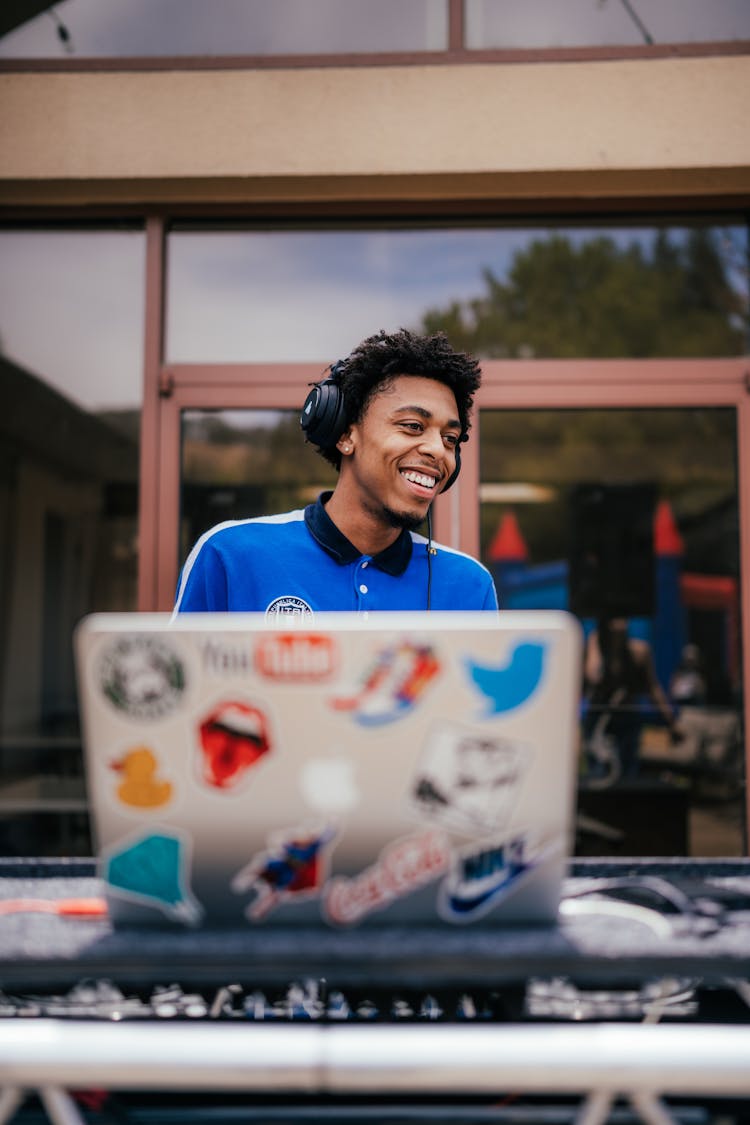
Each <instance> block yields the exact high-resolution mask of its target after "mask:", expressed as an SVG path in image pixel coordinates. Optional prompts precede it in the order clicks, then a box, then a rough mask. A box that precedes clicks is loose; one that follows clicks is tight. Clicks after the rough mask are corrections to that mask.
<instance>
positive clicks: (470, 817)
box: [412, 723, 533, 834]
mask: <svg viewBox="0 0 750 1125" xmlns="http://www.w3.org/2000/svg"><path fill="white" fill-rule="evenodd" d="M532 757H533V750H532V749H531V747H530V746H528V744H526V743H524V742H520V741H518V740H517V739H511V738H507V737H504V736H503V735H498V734H494V733H493V734H489V733H485V732H483V731H476V730H473V729H471V728H468V727H462V726H460V725H458V724H451V723H446V724H441V725H440V726H436V727H434V728H433V729H432V730H431V731H430V732H429V734H428V736H427V739H426V740H425V743H424V747H423V750H422V755H421V758H420V762H419V765H418V768H417V772H416V775H415V779H414V784H413V788H412V799H413V802H414V804H415V806H416V807H417V809H418V810H419V812H420V813H421V814H422V815H423V816H425V817H427V818H428V819H430V820H434V821H436V822H438V823H441V824H444V825H445V826H446V827H448V828H452V829H455V830H457V831H463V832H465V833H467V834H472V833H474V832H476V831H484V832H486V831H494V830H496V829H498V828H500V827H502V826H503V825H504V824H505V823H506V822H507V820H508V818H509V816H510V814H511V812H512V811H513V808H514V807H515V805H516V803H517V800H518V795H519V791H520V788H521V785H522V782H523V779H524V776H525V774H526V771H527V770H528V768H529V765H530V763H531V760H532Z"/></svg>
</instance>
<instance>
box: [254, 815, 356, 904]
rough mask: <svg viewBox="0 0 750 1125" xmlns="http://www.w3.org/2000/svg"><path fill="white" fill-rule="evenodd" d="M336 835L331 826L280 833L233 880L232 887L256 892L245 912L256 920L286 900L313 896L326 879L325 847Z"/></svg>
mask: <svg viewBox="0 0 750 1125" xmlns="http://www.w3.org/2000/svg"><path fill="white" fill-rule="evenodd" d="M335 835H336V830H335V829H334V828H333V827H331V826H326V827H325V828H322V829H320V828H313V829H300V830H297V831H295V832H294V833H292V834H290V835H288V836H280V837H278V838H277V839H276V840H275V841H273V842H272V843H271V846H270V847H269V849H268V851H265V852H261V853H260V855H257V856H256V857H255V858H254V859H253V860H252V861H251V862H250V863H249V864H247V866H246V867H243V868H242V870H240V871H238V872H237V874H236V875H235V876H234V878H233V879H232V890H233V891H235V892H237V893H238V894H241V893H242V892H243V891H247V890H251V891H254V892H255V899H254V901H253V902H251V903H250V905H249V906H248V907H247V908H246V910H245V913H246V915H247V917H248V918H249V919H250V920H251V921H259V920H260V919H261V918H264V917H265V916H266V914H268V913H269V912H270V911H271V910H274V909H276V907H278V906H280V905H281V904H282V903H283V902H286V901H288V900H289V899H299V898H312V897H315V896H316V895H317V894H318V893H319V892H320V888H321V886H322V885H323V883H324V882H325V877H326V873H327V870H328V863H327V855H326V851H325V850H326V848H327V845H329V844H330V843H331V841H332V840H333V839H334V837H335Z"/></svg>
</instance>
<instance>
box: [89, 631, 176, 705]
mask: <svg viewBox="0 0 750 1125" xmlns="http://www.w3.org/2000/svg"><path fill="white" fill-rule="evenodd" d="M99 682H100V684H101V688H102V691H103V692H104V695H105V696H106V697H107V699H108V700H109V701H110V703H111V704H112V705H113V706H114V707H116V708H117V710H118V711H124V712H125V713H126V714H127V715H132V716H133V717H134V718H139V719H154V718H159V717H160V716H162V715H168V714H169V713H170V711H172V710H174V708H175V707H176V706H177V704H178V703H179V702H180V700H181V698H182V694H183V692H184V690H185V669H184V667H183V665H182V662H181V661H180V660H179V659H178V658H177V656H176V655H175V654H174V653H173V652H172V650H171V649H170V648H169V646H168V645H167V644H166V643H165V642H164V641H162V640H161V639H159V638H156V637H149V636H138V635H134V636H130V637H121V638H120V639H119V640H117V641H116V642H115V643H114V644H112V645H111V646H110V647H109V648H108V649H107V651H106V652H105V653H104V655H103V657H102V659H101V662H100V665H99Z"/></svg>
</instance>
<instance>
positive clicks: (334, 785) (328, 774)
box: [300, 756, 360, 813]
mask: <svg viewBox="0 0 750 1125" xmlns="http://www.w3.org/2000/svg"><path fill="white" fill-rule="evenodd" d="M300 788H301V789H302V793H303V795H304V797H305V800H306V801H307V803H308V805H310V807H311V808H314V809H317V810H318V811H319V812H328V813H344V812H348V811H349V809H353V808H354V807H355V805H358V804H359V801H360V792H359V786H358V785H357V779H356V777H355V775H354V763H353V762H352V760H351V759H350V758H337V757H333V756H332V757H329V758H313V759H312V760H311V761H309V762H306V763H305V765H304V766H303V767H302V771H301V773H300Z"/></svg>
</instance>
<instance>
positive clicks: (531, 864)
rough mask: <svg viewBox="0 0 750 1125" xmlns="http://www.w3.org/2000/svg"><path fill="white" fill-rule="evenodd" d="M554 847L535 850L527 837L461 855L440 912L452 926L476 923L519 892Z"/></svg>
mask: <svg viewBox="0 0 750 1125" xmlns="http://www.w3.org/2000/svg"><path fill="white" fill-rule="evenodd" d="M553 850H554V849H553V848H551V847H545V848H544V849H541V848H534V847H533V846H532V845H531V843H530V841H529V839H528V838H527V837H526V836H525V835H524V834H523V833H521V834H516V835H514V836H512V837H511V838H509V839H507V840H505V841H503V842H495V843H489V844H487V845H485V846H483V847H482V848H480V849H477V848H476V845H473V846H472V847H471V848H467V849H465V850H464V851H463V852H460V853H459V854H458V855H457V856H456V857H455V860H454V864H453V867H452V869H451V871H450V873H449V874H448V876H447V877H446V878H445V879H444V880H443V882H442V884H441V886H440V889H439V891H438V912H439V914H440V915H441V917H443V918H445V920H446V921H448V922H474V921H476V920H477V919H478V918H481V917H483V916H484V915H485V914H488V913H489V912H490V910H493V909H494V908H495V907H496V906H497V905H498V904H499V903H500V902H502V901H503V899H505V898H507V897H508V896H509V895H510V894H511V893H514V892H515V891H517V890H518V889H519V888H520V886H521V884H522V883H524V882H525V881H526V880H527V879H528V877H529V876H530V875H531V873H532V872H533V871H534V870H535V869H536V868H537V867H538V866H539V865H540V863H541V862H542V861H543V860H544V859H546V858H547V857H548V855H549V854H551V853H552V851H553Z"/></svg>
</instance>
